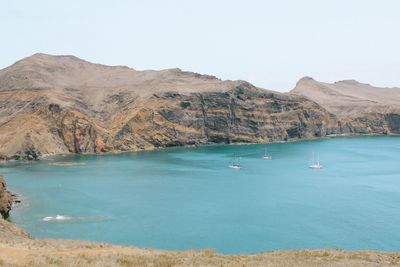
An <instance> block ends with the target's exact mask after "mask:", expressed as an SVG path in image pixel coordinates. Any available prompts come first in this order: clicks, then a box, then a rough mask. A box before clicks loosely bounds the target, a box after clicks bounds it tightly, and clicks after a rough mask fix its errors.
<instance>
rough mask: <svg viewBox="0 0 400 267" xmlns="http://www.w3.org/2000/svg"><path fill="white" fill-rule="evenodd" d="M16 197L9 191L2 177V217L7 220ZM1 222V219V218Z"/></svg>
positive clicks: (0, 191) (0, 185)
mask: <svg viewBox="0 0 400 267" xmlns="http://www.w3.org/2000/svg"><path fill="white" fill-rule="evenodd" d="M13 199H14V196H13V195H12V194H11V193H10V192H8V191H7V187H6V182H5V181H4V177H3V176H0V215H1V217H3V218H4V219H7V218H8V216H9V213H10V210H11V206H12V204H13ZM0 220H1V218H0Z"/></svg>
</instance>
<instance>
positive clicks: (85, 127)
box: [0, 54, 400, 160]
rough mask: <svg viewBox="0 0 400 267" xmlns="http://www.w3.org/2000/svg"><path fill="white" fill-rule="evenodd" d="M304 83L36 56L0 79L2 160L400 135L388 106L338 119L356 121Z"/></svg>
mask: <svg viewBox="0 0 400 267" xmlns="http://www.w3.org/2000/svg"><path fill="white" fill-rule="evenodd" d="M309 84H310V83H309V82H307V81H302V82H300V83H299V86H298V87H299V88H297V89H296V90H295V91H294V92H295V93H292V94H282V93H277V92H273V91H269V90H264V89H261V88H257V87H255V86H254V85H252V84H250V83H248V82H246V81H222V80H220V79H217V78H216V77H214V76H209V75H200V74H197V73H192V72H185V71H181V70H179V69H170V70H162V71H151V70H149V71H137V70H134V69H130V68H128V67H121V66H114V67H113V66H104V65H99V64H93V63H90V62H87V61H84V60H81V59H79V58H76V57H74V56H51V55H45V54H35V55H33V56H31V57H27V58H25V59H22V60H20V61H18V62H17V63H15V64H13V65H12V66H10V67H8V68H5V69H3V70H0V159H2V158H3V159H31V160H32V159H39V158H41V157H43V156H46V155H53V154H68V153H102V152H115V151H135V150H148V149H154V148H159V147H167V146H183V145H202V144H214V143H240V142H244V143H248V142H254V143H265V142H274V141H287V140H299V139H305V138H307V139H310V138H318V137H324V136H326V135H329V134H386V133H397V132H400V120H399V119H398V118H400V117H399V116H398V115H397V114H399V113H400V112H398V111H397V110H396V109H394V108H393V107H392V105H394V104H392V102H395V101H394V100H393V101H392V102H390V103H389V102H384V103H378V104H374V103H373V102H372V101H370V100H367V102H365V101H366V100H362V101H364V102H365V105H366V106H368V108H369V107H374V106H376V105H379V107H380V109H379V110H377V111H374V113H373V114H374V115H371V112H365V111H366V110H368V109H367V108H365V109H362V110H361V109H360V110H357V112H355V111H354V112H353V111H351V110H353V106H354V105H353V102H352V101H353V100H352V101H347V102H346V101H345V102H343V105H344V107H341V108H340V110H347V111H346V112H350V111H351V114H353V115H354V116H352V117H347V116H341V114H339V112H336V110H335V109H334V108H333V107H331V106H330V105H329V104H330V103H332V101H333V102H334V101H336V102H340V103H341V102H342V99H343V97H342V95H341V94H339V93H334V94H331V93H330V94H328V96H326V95H324V94H321V93H319V91H318V90H317V91H316V92H317V93H314V91H312V90H310V88H314V85H313V84H311V85H312V86H309ZM301 85H304V86H303V87H304V88H306V90H301V88H302V86H301ZM344 87H345V86H344ZM350 87H351V86H350ZM346 88H347V87H346ZM324 90H325V89H324ZM311 91H312V92H313V93H311V95H310V93H309V92H311ZM303 94H304V95H305V96H307V97H308V98H307V97H304V96H303ZM370 94H371V95H372V94H373V92H372V91H371V93H370ZM314 95H318V96H319V95H322V96H321V97H318V99H314V98H313V96H314ZM375 95H376V94H375ZM378 96H379V94H378ZM329 97H331V98H332V101H329V100H328V99H327V98H329ZM396 97H397V96H393V99H396ZM344 98H346V97H344ZM353 98H355V97H353ZM320 99H324V101H320ZM354 101H360V100H358V99H356V100H354ZM364 102H363V103H364Z"/></svg>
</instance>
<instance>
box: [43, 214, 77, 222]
mask: <svg viewBox="0 0 400 267" xmlns="http://www.w3.org/2000/svg"><path fill="white" fill-rule="evenodd" d="M70 220H72V217H69V216H64V215H56V216H47V217H44V218H43V219H42V221H45V222H52V221H70Z"/></svg>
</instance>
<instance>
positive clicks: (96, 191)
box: [0, 137, 400, 253]
mask: <svg viewBox="0 0 400 267" xmlns="http://www.w3.org/2000/svg"><path fill="white" fill-rule="evenodd" d="M268 149H269V152H270V154H271V155H272V156H273V160H271V161H268V160H262V159H261V157H262V156H263V153H264V146H263V145H240V146H239V145H234V146H213V147H202V148H174V149H166V150H162V151H153V152H140V153H128V154H119V155H106V156H71V157H66V158H59V159H57V160H60V161H73V162H76V161H79V162H83V163H85V164H86V165H83V166H73V167H59V166H50V165H48V162H47V161H43V162H39V163H34V164H25V165H18V166H3V167H1V168H0V173H1V174H3V175H5V176H6V178H7V182H8V185H9V187H10V189H11V190H14V191H16V192H19V193H21V194H22V195H23V197H24V199H25V200H24V205H22V206H21V207H19V208H17V209H15V210H14V211H13V212H12V215H11V219H12V220H13V221H14V222H16V223H17V224H18V225H20V226H22V227H24V228H25V229H26V230H28V231H29V232H30V233H31V234H32V235H33V236H35V237H49V238H64V239H85V240H95V241H105V242H112V243H117V244H129V245H134V246H138V247H151V248H161V249H174V250H175V249H176V250H184V249H198V248H213V249H215V250H217V251H220V252H225V253H239V252H240V253H250V252H258V251H266V250H278V249H302V248H322V247H329V248H343V249H378V250H386V251H394V250H399V249H400V169H399V166H400V164H399V162H400V137H354V138H334V139H327V140H319V141H307V142H298V143H280V144H271V145H268ZM312 151H315V152H316V153H319V155H320V160H321V163H322V164H323V165H324V168H323V169H321V170H312V169H309V168H308V165H309V164H310V160H311V154H312ZM235 156H240V157H241V164H242V167H243V168H242V169H241V170H234V169H231V168H228V167H227V166H228V164H229V162H230V161H231V160H232V159H233V158H234V157H235ZM56 215H63V216H66V220H56V221H54V220H50V221H44V220H43V218H45V217H49V216H51V217H54V216H56ZM64 219H65V218H64Z"/></svg>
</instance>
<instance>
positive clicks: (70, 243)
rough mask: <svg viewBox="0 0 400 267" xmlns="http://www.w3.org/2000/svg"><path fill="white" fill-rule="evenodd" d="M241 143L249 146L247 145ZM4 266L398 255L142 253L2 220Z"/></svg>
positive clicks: (395, 260)
mask: <svg viewBox="0 0 400 267" xmlns="http://www.w3.org/2000/svg"><path fill="white" fill-rule="evenodd" d="M357 136H360V135H351V136H329V137H323V138H315V139H309V140H305V139H302V140H296V141H294V142H297V141H316V140H323V139H330V138H334V137H357ZM368 136H377V135H368ZM379 136H386V135H379ZM285 143H286V142H285ZM257 144H258V143H257ZM213 145H215V144H213ZM213 145H210V146H213ZM235 145H240V144H235ZM245 145H252V144H250V143H245ZM177 148H183V147H177ZM123 153H125V152H123ZM126 153H128V152H126ZM100 155H102V154H100ZM66 156H70V155H66ZM82 156H85V155H82ZM31 163H33V162H31ZM13 208H18V206H13ZM0 220H1V219H0ZM4 231H8V233H4ZM9 255H12V257H11V256H9ZM3 264H4V265H5V266H50V265H52V266H54V265H56V266H71V265H72V266H221V265H222V266H243V265H244V266H398V265H400V253H399V252H384V251H374V250H360V251H346V250H341V249H329V248H327V249H301V250H279V251H268V252H260V253H255V254H221V253H217V252H215V251H214V250H211V249H203V250H188V251H169V250H159V249H151V248H149V249H144V248H135V247H131V246H120V245H113V244H108V243H96V242H90V241H78V240H58V239H57V240H48V239H35V238H32V237H30V235H29V234H28V233H26V232H25V231H24V230H22V229H20V228H19V227H18V226H16V225H14V224H12V223H10V222H6V221H3V220H1V222H0V266H2V265H3Z"/></svg>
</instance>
